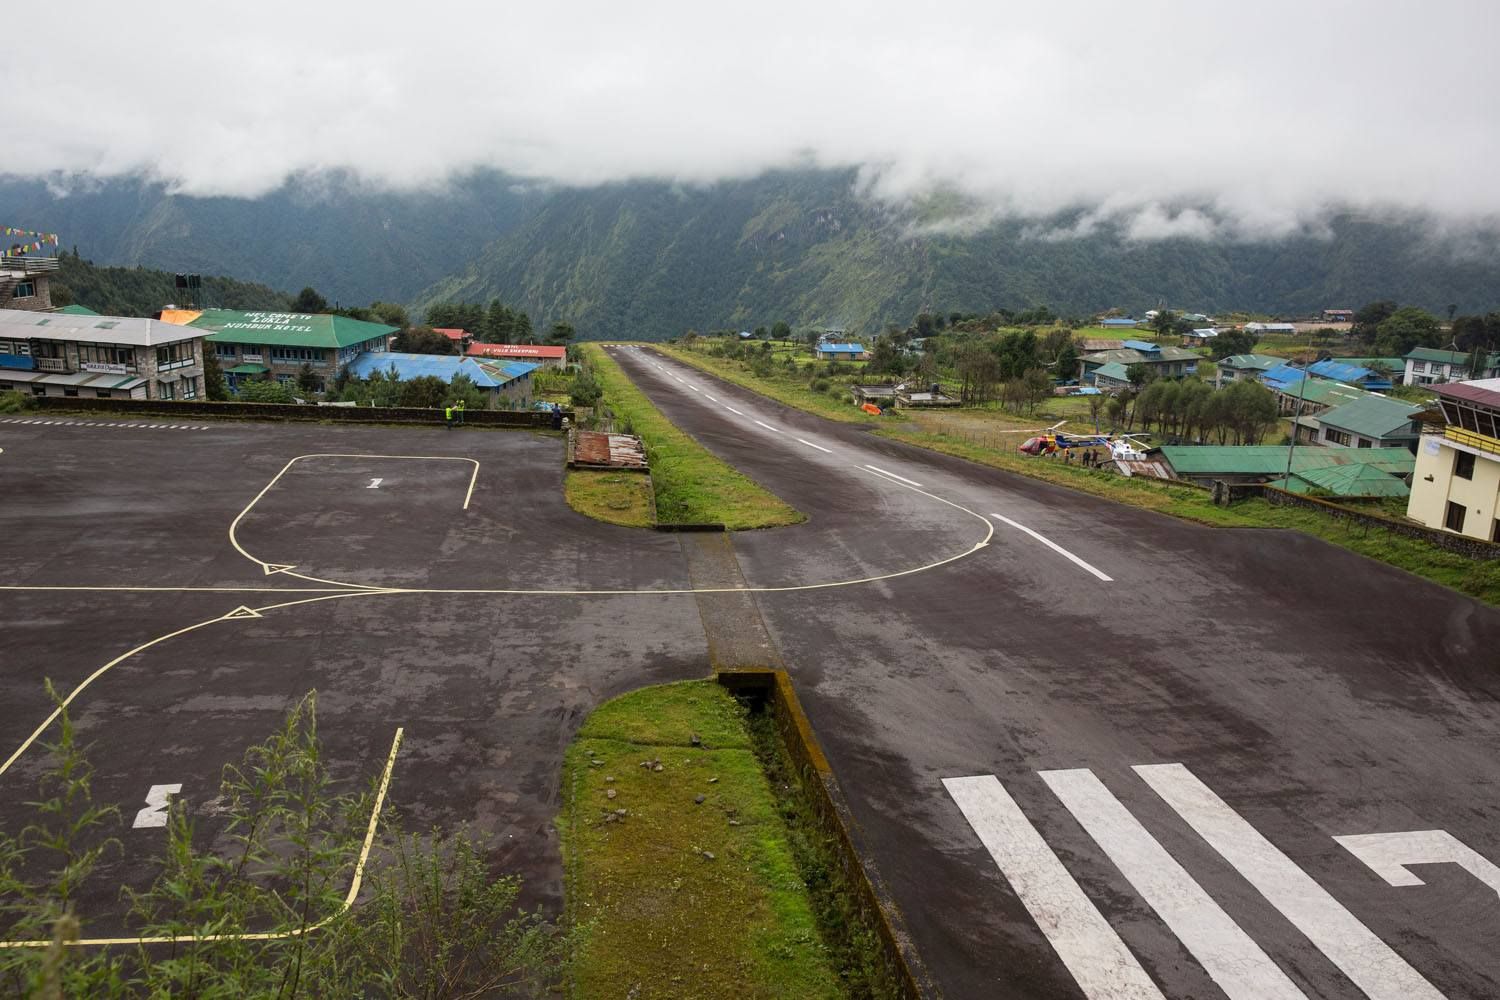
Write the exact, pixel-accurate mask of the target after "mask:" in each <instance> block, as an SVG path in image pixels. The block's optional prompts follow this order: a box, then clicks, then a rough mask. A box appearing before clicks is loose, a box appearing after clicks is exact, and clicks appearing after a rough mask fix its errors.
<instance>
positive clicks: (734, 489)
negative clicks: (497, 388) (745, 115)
mask: <svg viewBox="0 0 1500 1000" xmlns="http://www.w3.org/2000/svg"><path fill="white" fill-rule="evenodd" d="M583 351H584V355H585V357H587V359H588V362H589V364H590V365H591V366H592V367H593V369H594V373H595V376H596V377H597V378H598V380H599V384H600V386H601V387H602V388H603V389H604V402H605V403H606V404H607V405H608V406H609V408H610V410H611V411H612V412H614V414H615V415H616V416H617V417H619V418H620V420H622V421H623V422H624V423H625V424H626V425H628V429H629V431H630V432H631V433H633V434H638V435H640V438H641V441H642V442H643V443H644V444H645V446H646V457H647V459H648V460H649V461H650V463H651V477H652V480H653V484H654V486H655V489H656V517H657V520H658V521H659V522H660V523H662V524H707V523H714V524H724V525H727V526H728V527H729V528H731V529H734V530H745V529H748V528H770V527H776V526H778V525H783V524H795V523H797V522H798V521H802V520H805V518H804V517H803V515H802V514H800V513H799V512H798V511H796V510H795V509H793V508H792V507H791V506H789V505H788V504H786V503H785V502H784V501H782V500H781V499H780V498H778V497H776V496H775V495H773V494H772V493H770V492H769V491H767V490H766V489H765V488H763V487H762V486H760V485H759V484H758V483H756V482H755V481H754V480H753V479H750V478H749V477H748V476H745V475H744V474H742V473H739V472H736V471H735V470H734V469H732V468H730V467H729V466H728V465H726V464H725V463H724V462H722V461H720V460H719V459H717V458H715V457H714V456H713V455H712V454H710V453H709V452H708V451H707V450H706V449H705V448H704V447H703V446H702V445H700V444H699V443H698V442H696V441H694V440H693V439H692V438H691V437H689V436H688V435H687V434H685V433H683V432H682V431H681V430H679V429H678V428H677V427H675V426H673V424H672V423H671V421H669V420H667V418H666V417H664V416H662V414H661V411H659V410H658V409H657V408H656V407H655V406H653V405H652V404H651V401H650V400H648V399H647V398H646V396H645V394H644V393H642V392H641V391H640V390H639V389H637V388H636V387H635V384H634V383H633V382H631V381H630V379H629V378H627V377H626V375H625V373H624V372H623V371H621V370H620V366H619V365H617V364H615V362H614V360H613V359H611V358H610V357H609V356H608V355H607V354H606V353H605V352H604V350H603V348H601V347H600V346H599V345H597V344H585V345H583Z"/></svg>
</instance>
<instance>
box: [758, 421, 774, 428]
mask: <svg viewBox="0 0 1500 1000" xmlns="http://www.w3.org/2000/svg"><path fill="white" fill-rule="evenodd" d="M756 423H757V424H760V425H761V426H762V427H764V428H765V429H766V430H768V431H774V430H776V428H774V427H772V426H771V425H770V424H768V423H766V422H765V421H764V420H757V421H756Z"/></svg>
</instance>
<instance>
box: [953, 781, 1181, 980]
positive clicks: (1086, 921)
mask: <svg viewBox="0 0 1500 1000" xmlns="http://www.w3.org/2000/svg"><path fill="white" fill-rule="evenodd" d="M943 787H945V788H947V789H948V794H949V795H951V796H953V801H954V802H956V803H958V808H959V809H961V810H963V814H964V818H965V819H967V820H968V821H969V825H970V826H972V827H973V828H974V832H975V833H977V834H978V835H979V840H980V842H981V843H982V844H984V846H985V849H986V850H988V851H989V852H990V857H992V858H994V859H995V863H996V864H997V865H999V866H1000V871H1001V872H1003V873H1004V874H1005V878H1006V881H1008V882H1009V883H1010V885H1011V888H1013V889H1014V890H1015V892H1016V895H1017V896H1019V897H1020V899H1021V903H1022V905H1024V906H1025V907H1026V910H1027V912H1028V913H1030V914H1031V917H1032V919H1033V920H1035V921H1036V922H1037V926H1038V927H1040V928H1041V930H1042V933H1043V934H1044V935H1045V936H1046V938H1047V943H1048V944H1050V945H1052V949H1053V950H1054V951H1056V952H1057V957H1058V958H1061V959H1062V961H1063V964H1064V965H1066V966H1067V967H1068V971H1069V972H1070V973H1072V974H1073V978H1074V979H1075V980H1077V982H1078V985H1079V986H1080V987H1082V989H1083V993H1084V996H1086V997H1088V1000H1160V998H1162V997H1163V994H1162V992H1161V990H1159V989H1157V988H1156V984H1155V983H1153V982H1152V981H1151V977H1150V976H1148V975H1146V970H1145V969H1143V968H1141V963H1140V962H1138V961H1136V958H1135V956H1134V955H1132V954H1131V953H1130V949H1129V948H1127V947H1125V942H1124V941H1121V940H1120V935H1118V934H1116V933H1115V929H1114V928H1113V927H1111V926H1110V925H1109V921H1107V920H1105V919H1104V915H1103V914H1101V913H1100V912H1099V909H1098V907H1096V906H1094V904H1093V903H1092V902H1090V900H1089V898H1088V897H1087V896H1085V895H1084V894H1083V889H1082V887H1080V886H1079V884H1078V883H1077V881H1075V880H1074V878H1073V876H1072V875H1070V874H1068V870H1067V869H1066V868H1064V867H1063V864H1062V862H1061V861H1059V860H1058V859H1057V855H1056V854H1054V853H1053V851H1052V848H1051V847H1049V846H1048V845H1047V842H1046V841H1045V840H1043V839H1042V835H1041V834H1040V833H1038V832H1037V829H1036V827H1034V826H1032V825H1031V821H1030V820H1028V819H1027V818H1026V814H1025V813H1023V812H1022V811H1021V807H1020V806H1018V805H1016V800H1015V799H1013V798H1011V797H1010V793H1009V792H1007V791H1006V790H1005V787H1004V786H1003V785H1001V784H1000V781H999V780H998V779H997V778H995V777H994V776H993V775H980V776H976V777H968V778H944V779H943Z"/></svg>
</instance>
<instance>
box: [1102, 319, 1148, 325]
mask: <svg viewBox="0 0 1500 1000" xmlns="http://www.w3.org/2000/svg"><path fill="white" fill-rule="evenodd" d="M1138 322H1140V321H1139V320H1134V319H1119V318H1115V319H1105V320H1100V321H1099V325H1100V326H1135V325H1136V324H1137V323H1138Z"/></svg>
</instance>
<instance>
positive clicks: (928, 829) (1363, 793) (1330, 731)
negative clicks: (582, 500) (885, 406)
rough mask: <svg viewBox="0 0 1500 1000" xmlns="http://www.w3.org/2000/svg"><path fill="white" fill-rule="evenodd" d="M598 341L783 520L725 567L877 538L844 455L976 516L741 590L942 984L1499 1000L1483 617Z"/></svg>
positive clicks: (1364, 573)
mask: <svg viewBox="0 0 1500 1000" xmlns="http://www.w3.org/2000/svg"><path fill="white" fill-rule="evenodd" d="M614 356H615V357H616V358H617V359H618V360H619V361H620V363H621V364H622V365H623V366H624V367H625V368H626V370H627V371H628V372H629V374H630V375H631V377H632V378H633V379H635V380H636V382H637V383H638V384H639V385H640V386H641V387H642V388H643V389H644V390H645V391H646V392H647V393H648V394H649V395H650V396H651V397H652V399H653V401H654V402H656V403H657V405H658V406H660V407H661V408H662V410H663V411H664V412H665V413H666V414H667V415H668V416H669V417H670V418H671V419H672V420H673V422H674V423H677V424H678V425H679V426H681V427H683V428H685V429H686V430H688V431H689V432H690V433H692V434H693V435H694V437H696V438H697V439H698V440H699V441H701V442H703V443H704V444H705V445H706V446H707V447H709V448H710V449H711V450H713V451H714V452H715V453H716V454H718V455H720V456H721V457H723V458H724V459H726V460H727V461H729V462H730V463H731V464H733V465H735V466H736V467H738V468H740V469H742V470H744V471H745V472H747V473H749V474H750V475H752V476H753V477H754V478H755V479H756V480H758V481H759V482H761V483H762V484H763V485H765V486H766V487H768V488H769V489H771V490H772V491H774V492H775V493H777V494H778V495H779V496H781V497H783V498H784V499H786V500H787V501H788V502H790V503H792V504H793V505H795V506H797V507H798V508H799V509H801V510H804V511H806V512H807V513H808V514H809V521H808V522H807V523H806V524H804V525H798V526H794V527H791V528H786V529H779V530H777V531H774V532H748V533H740V534H737V535H735V536H734V545H735V548H736V550H737V552H738V554H739V560H740V564H741V567H742V569H743V572H744V575H745V578H746V580H747V582H748V583H749V585H750V586H752V587H756V586H766V585H772V584H775V583H777V582H779V581H782V580H784V579H787V578H788V577H794V576H817V575H819V574H821V573H825V572H829V571H831V570H835V569H836V570H837V571H838V572H847V571H848V567H847V563H848V562H849V561H850V560H855V561H857V560H858V559H859V558H860V557H861V555H862V554H863V553H865V552H868V551H870V550H869V549H868V548H867V547H866V546H867V545H868V544H869V541H870V539H871V538H872V537H877V538H878V537H884V538H886V540H887V546H886V549H887V551H882V552H881V556H882V558H887V557H890V556H892V555H894V550H898V549H901V548H903V547H905V546H908V545H909V544H910V540H912V539H913V536H912V534H911V533H910V532H909V530H908V529H909V527H910V525H909V524H908V523H907V518H908V517H909V516H910V508H911V506H912V505H915V504H917V503H919V502H922V501H923V497H921V496H919V495H917V494H915V493H914V492H913V491H914V490H915V489H916V488H918V487H908V488H907V492H908V496H907V497H905V498H896V497H894V496H893V495H892V490H894V489H899V488H900V486H901V484H899V483H898V484H897V485H896V486H895V487H891V488H887V486H886V484H877V488H878V491H879V492H878V493H876V494H872V483H871V475H870V471H869V467H870V466H875V467H877V468H880V469H883V470H885V471H886V472H887V473H893V474H895V475H897V476H900V477H902V478H903V479H905V480H907V481H909V482H910V483H912V484H919V488H920V489H921V491H923V492H924V493H926V494H930V495H931V496H933V497H938V498H942V499H943V500H945V501H947V502H949V503H953V504H958V505H961V506H963V507H964V508H966V509H967V510H970V511H974V512H978V513H980V514H982V515H983V516H985V517H986V518H988V519H989V520H990V521H991V523H992V524H993V525H994V526H995V534H994V536H993V538H992V539H991V540H990V543H989V544H988V545H987V546H985V547H984V548H983V549H981V550H980V551H978V552H975V553H974V554H972V555H969V556H966V557H964V558H961V559H958V560H956V561H953V562H951V563H948V564H946V565H944V566H941V567H938V568H935V569H933V570H930V571H927V572H922V573H917V574H912V575H910V576H906V577H899V578H894V579H888V580H883V581H879V582H876V583H872V584H870V585H867V586H861V587H851V588H832V589H826V590H818V591H812V592H806V593H800V594H799V593H761V594H757V595H756V600H757V602H758V604H759V607H760V609H761V613H762V616H763V618H764V620H765V621H766V623H767V626H768V628H769V630H770V631H771V633H772V635H773V637H774V639H775V642H776V644H777V646H778V647H779V650H780V653H781V656H782V658H783V659H784V661H785V662H786V664H787V666H788V667H789V669H791V670H792V671H793V673H794V675H795V678H796V682H797V687H798V690H799V693H800V696H801V698H802V700H803V703H804V705H805V706H806V708H807V710H808V713H809V715H810V716H811V718H812V721H813V724H814V726H815V728H816V729H817V732H818V735H819V738H820V739H821V740H822V742H823V744H824V747H825V749H826V750H827V752H828V756H829V758H830V760H831V762H832V764H833V767H834V770H835V772H836V774H837V775H838V778H839V780H840V782H841V784H842V786H843V788H844V791H845V793H846V794H847V795H848V797H849V799H850V803H851V807H852V809H853V811H854V813H855V815H856V818H857V820H858V823H859V837H860V841H861V844H862V846H863V848H864V850H865V853H866V856H867V857H868V858H869V859H870V860H871V861H872V862H873V863H874V865H875V866H876V868H877V869H878V870H879V872H880V874H881V875H882V876H883V879H884V881H885V882H886V884H887V885H888V887H889V888H890V890H891V891H892V893H893V896H894V898H895V900H896V902H897V903H898V905H899V906H900V908H901V911H902V913H903V915H904V918H905V922H906V925H907V927H908V929H909V931H910V933H911V934H912V936H913V939H914V941H915V943H916V945H917V948H918V950H919V952H920V953H921V955H922V957H923V959H924V962H925V964H926V966H927V969H928V971H929V972H930V973H931V975H932V976H933V978H934V979H935V980H936V982H937V983H938V985H939V987H940V988H941V990H942V992H943V994H944V995H946V996H949V997H994V996H998V997H1037V998H1041V997H1080V996H1086V997H1091V998H1105V997H1108V998H1115V997H1150V996H1160V995H1165V996H1171V997H1215V996H1225V995H1227V996H1232V997H1255V998H1263V997H1278V996H1309V997H1359V996H1365V995H1368V996H1372V997H1389V998H1397V997H1401V998H1410V997H1413V996H1438V995H1444V996H1449V997H1494V996H1500V956H1497V954H1496V951H1495V949H1494V948H1493V943H1494V941H1495V940H1496V938H1495V935H1496V933H1497V928H1500V896H1497V892H1500V870H1497V869H1495V867H1494V866H1493V865H1492V864H1491V863H1490V862H1491V861H1494V860H1500V824H1497V823H1496V817H1497V793H1500V753H1497V751H1500V704H1497V701H1496V696H1497V694H1500V677H1497V673H1500V612H1497V611H1496V610H1495V609H1494V608H1491V607H1488V606H1486V605H1482V604H1480V603H1479V602H1476V601H1473V600H1470V599H1468V598H1466V597H1464V596H1462V595H1459V594H1457V593H1455V592H1453V591H1449V590H1446V589H1444V588H1441V587H1438V586H1435V585H1432V584H1429V583H1426V582H1424V581H1421V580H1419V579H1416V578H1414V577H1412V576H1410V575H1408V574H1405V573H1402V572H1400V571H1398V570H1395V569H1392V568H1389V567H1386V566H1383V565H1379V564H1376V563H1373V562H1370V561H1368V560H1365V559H1362V558H1360V557H1358V556H1356V555H1353V554H1352V553H1349V552H1347V551H1344V550H1342V549H1338V548H1336V547H1334V546H1331V545H1327V544H1324V543H1322V542H1319V541H1316V540H1313V539H1310V538H1308V537H1306V536H1302V535H1298V534H1295V533H1289V532H1279V531H1230V530H1222V529H1212V528H1206V527H1200V526H1195V525H1191V524H1187V523H1183V522H1180V521H1177V520H1174V519H1171V518H1166V517H1162V516H1159V515H1155V514H1151V513H1148V512H1144V511H1139V510H1135V509H1132V508H1128V507H1123V506H1119V505H1116V504H1112V503H1109V502H1107V501H1103V500H1100V499H1096V498H1093V497H1090V496H1086V495H1083V494H1079V493H1074V492H1072V491H1068V490H1065V489H1061V488H1057V487H1053V486H1050V485H1048V484H1045V483H1042V482H1038V481H1034V480H1028V479H1025V478H1022V477H1017V476H1014V475H1010V474H1007V473H1004V472H1000V471H997V470H990V469H985V468H980V467H976V466H974V465H972V464H970V463H967V462H963V461H961V460H957V459H952V458H949V457H946V456H942V455H938V454H934V453H930V452H926V451H922V450H919V449H915V448H910V447H906V446H902V445H900V444H898V443H893V442H890V441H887V440H884V439H881V438H878V437H875V436H873V435H871V434H869V433H868V432H867V431H866V430H864V429H863V428H861V427H858V426H849V425H840V424H834V423H832V422H829V421H825V420H822V419H819V418H817V417H813V416H810V415H808V414H804V413H801V412H799V411H795V410H791V409H789V408H786V407H782V406H780V405H778V404H776V403H774V402H771V401H768V400H765V399H763V398H761V397H759V396H756V395H754V394H751V393H748V392H745V391H743V390H740V389H738V388H735V387H733V386H730V385H728V384H726V383H723V382H721V381H719V380H717V379H714V378H712V377H710V376H707V375H705V374H703V373H701V372H699V371H697V370H694V369H691V368H689V367H687V366H684V365H680V364H677V363H675V362H673V361H671V360H669V359H667V358H665V357H662V356H660V355H656V354H655V353H653V352H650V351H647V350H631V349H619V350H616V351H615V352H614ZM735 411H739V412H738V413H736V412H735ZM764 425H769V427H767V426H764ZM811 445H816V446H818V447H817V448H814V447H811ZM825 449H826V450H825ZM924 509H925V510H926V512H927V514H928V516H931V517H949V514H951V513H952V511H951V508H949V509H948V510H947V512H945V513H943V514H939V513H938V511H937V505H935V504H932V503H931V502H927V506H926V507H925V508H924ZM946 523H949V524H951V526H952V530H953V531H954V532H956V533H957V537H958V538H959V539H960V541H959V543H958V545H957V546H954V547H958V548H961V547H962V546H963V543H964V542H966V541H968V539H969V536H968V535H967V534H966V532H967V531H968V530H969V527H970V524H971V519H969V518H966V517H962V516H959V517H956V518H949V520H948V521H947V522H946ZM1023 528H1024V529H1030V531H1031V532H1034V533H1036V535H1040V536H1042V537H1043V538H1045V539H1046V540H1047V541H1048V542H1051V543H1053V544H1054V545H1057V546H1059V547H1061V548H1062V549H1064V550H1066V553H1067V555H1064V554H1063V553H1061V552H1059V551H1057V550H1056V549H1053V548H1050V547H1048V546H1047V545H1046V544H1044V543H1043V542H1042V541H1040V540H1039V539H1038V538H1037V537H1035V535H1033V534H1029V533H1027V531H1025V530H1023ZM940 535H941V532H940V531H939V530H937V528H936V526H933V525H929V526H928V528H927V530H923V531H920V532H919V533H918V536H917V538H916V547H915V548H911V549H909V554H908V559H909V561H910V562H912V563H914V564H918V563H921V562H924V561H926V560H927V558H928V557H929V556H930V555H935V554H937V553H938V552H939V551H940V550H942V543H941V542H940ZM1074 560H1078V561H1074ZM1084 564H1086V565H1084ZM1101 576H1103V577H1108V579H1107V580H1106V579H1101ZM1174 765H1175V766H1174ZM1137 768H1140V770H1137ZM1423 831H1425V832H1423ZM1434 831H1440V833H1439V832H1434ZM1418 832H1421V833H1418ZM1403 835H1404V836H1403ZM1360 836H1363V837H1364V838H1365V839H1363V840H1348V841H1346V842H1341V841H1337V840H1335V839H1334V838H1335V837H1343V838H1352V837H1360ZM992 849H993V850H992ZM1403 864H1409V865H1411V867H1410V869H1405V868H1402V867H1398V866H1399V865H1403ZM1408 871H1409V873H1410V874H1405V873H1406V872H1408ZM1387 878H1391V879H1393V880H1394V881H1396V882H1398V883H1406V884H1400V885H1392V884H1390V883H1389V882H1388V881H1387ZM1419 880H1420V881H1419Z"/></svg>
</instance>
